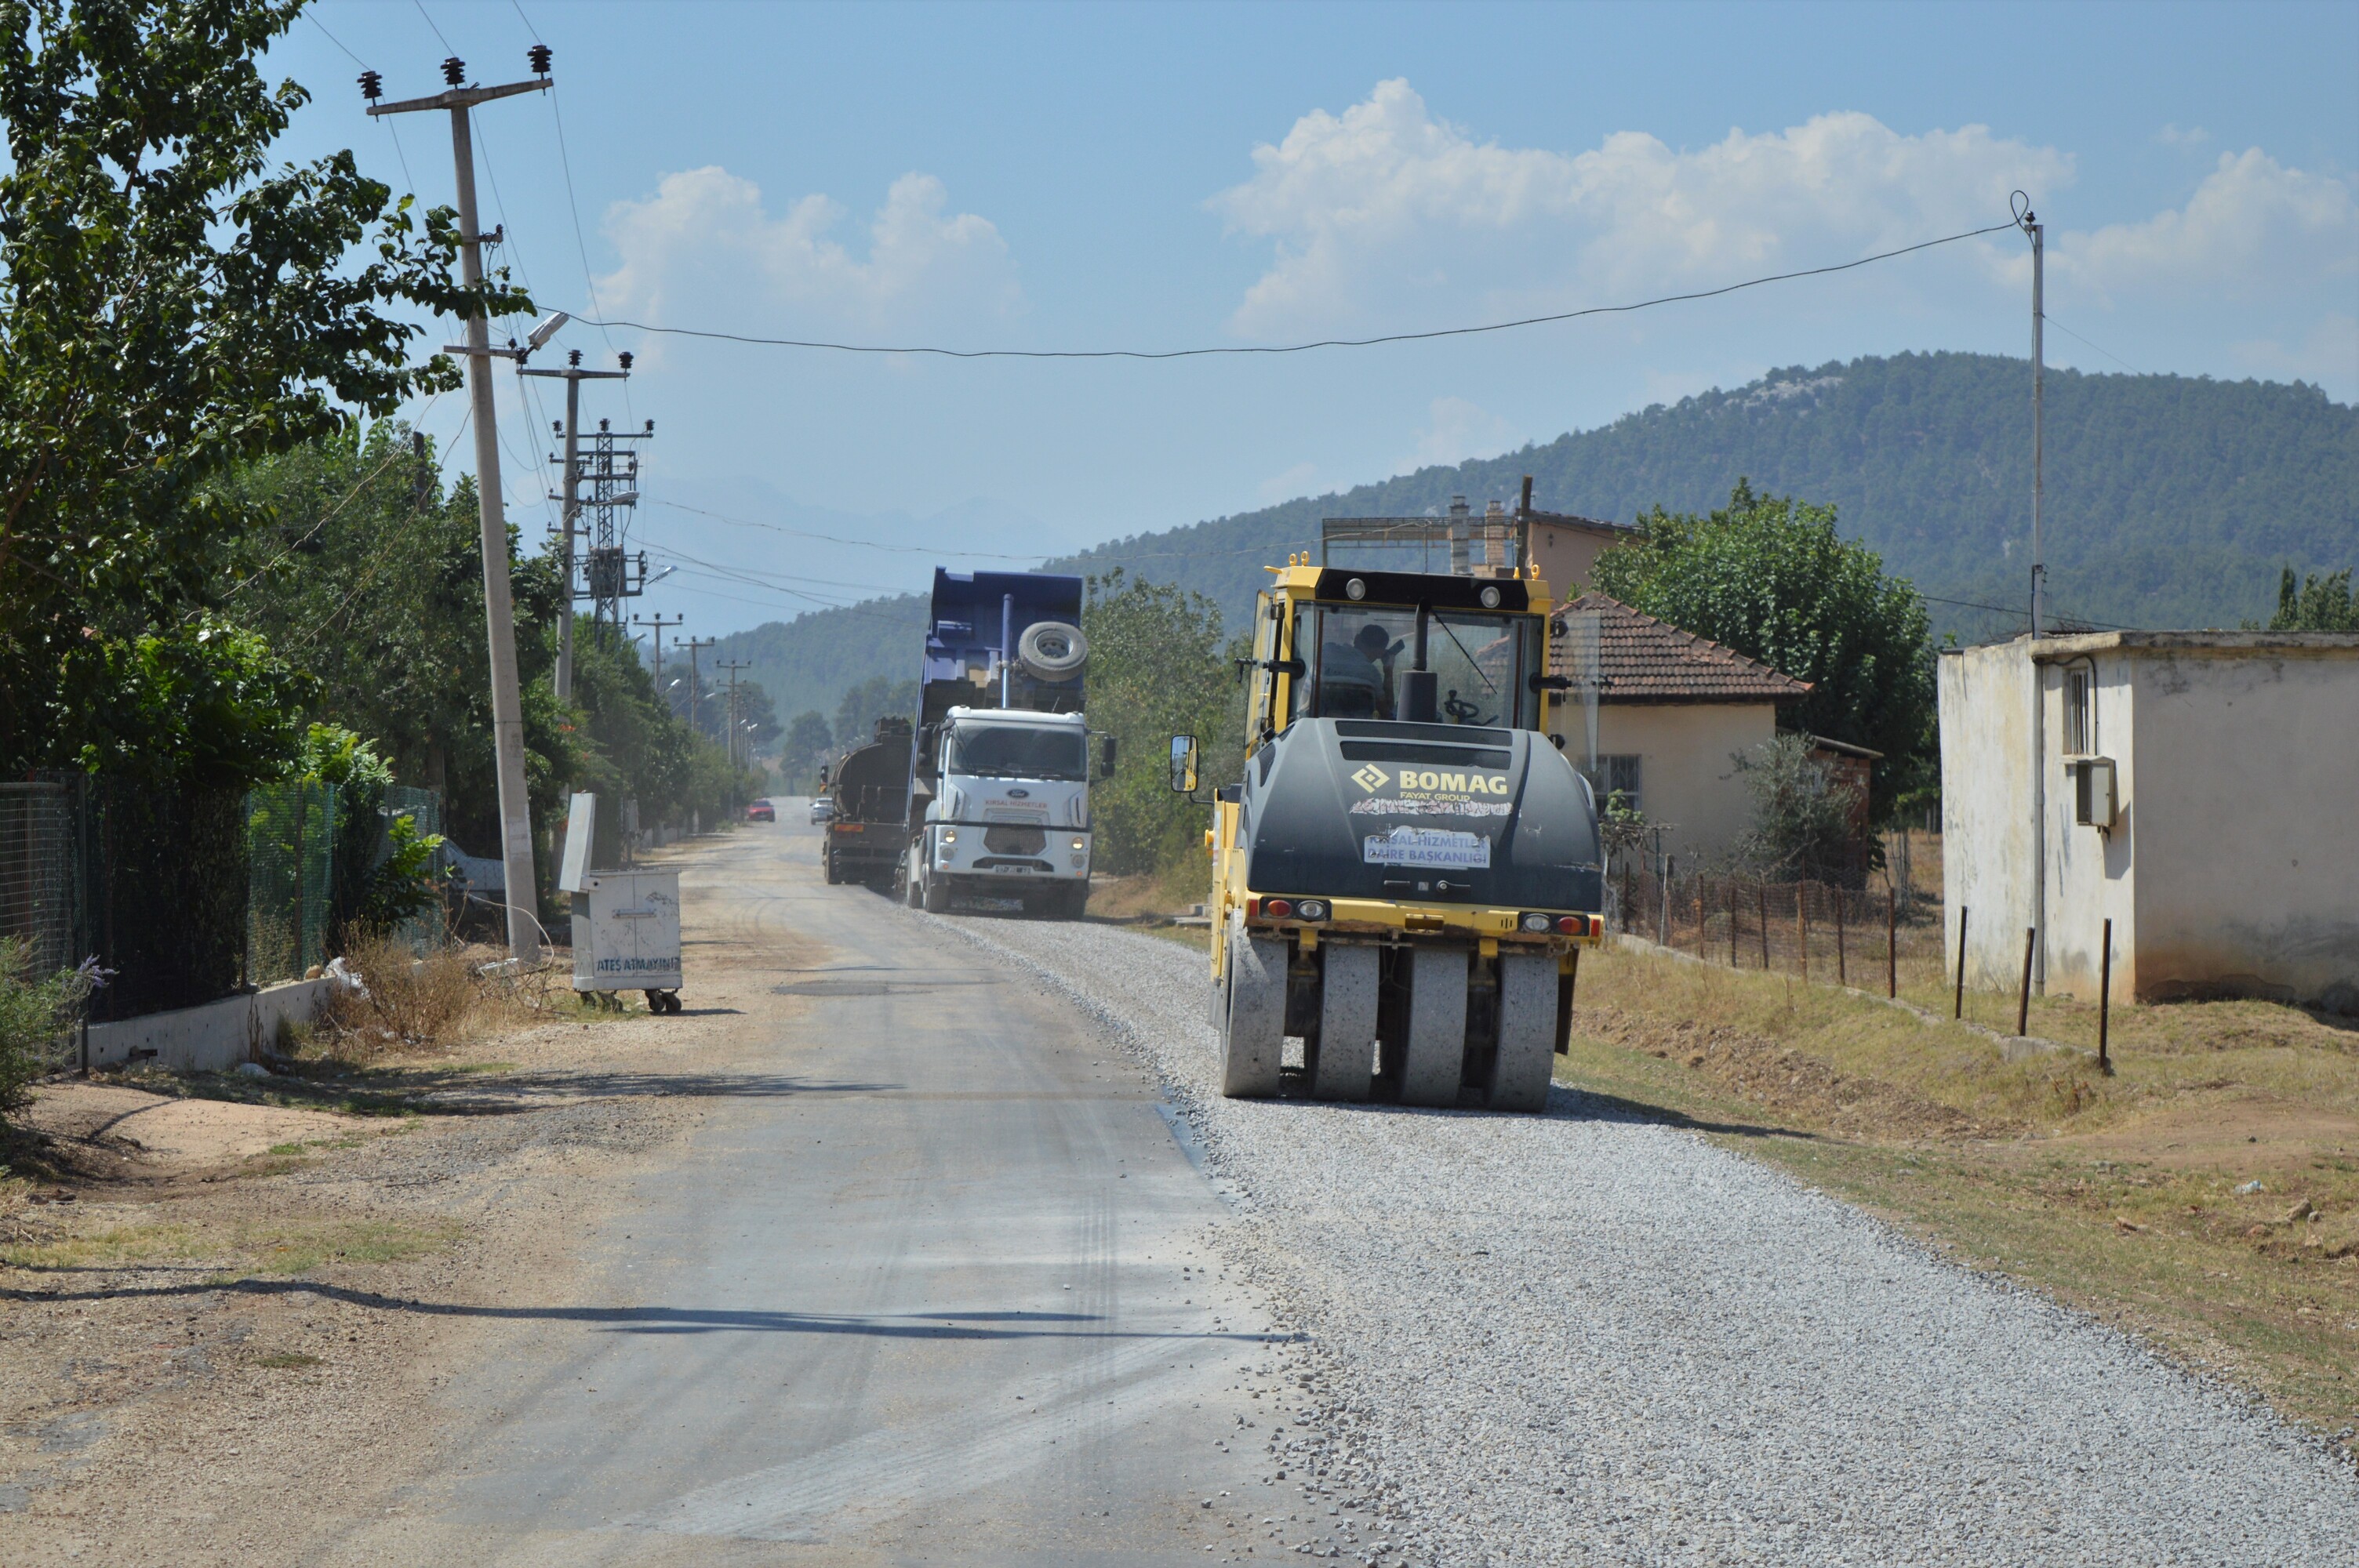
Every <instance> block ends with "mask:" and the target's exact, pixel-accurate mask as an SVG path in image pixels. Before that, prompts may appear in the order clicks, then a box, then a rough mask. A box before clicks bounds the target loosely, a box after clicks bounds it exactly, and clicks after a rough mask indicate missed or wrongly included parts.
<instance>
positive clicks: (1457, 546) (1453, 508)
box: [1450, 495, 1474, 577]
mask: <svg viewBox="0 0 2359 1568" xmlns="http://www.w3.org/2000/svg"><path fill="white" fill-rule="evenodd" d="M1473 531H1474V522H1473V514H1472V513H1471V512H1470V511H1469V509H1468V507H1467V505H1466V498H1465V497H1464V496H1462V495H1453V496H1451V498H1450V575H1451V577H1465V576H1467V575H1469V573H1470V572H1471V571H1472V569H1473V568H1471V567H1470V566H1469V565H1468V564H1467V559H1466V556H1467V544H1468V542H1469V540H1470V538H1471V536H1472V535H1473Z"/></svg>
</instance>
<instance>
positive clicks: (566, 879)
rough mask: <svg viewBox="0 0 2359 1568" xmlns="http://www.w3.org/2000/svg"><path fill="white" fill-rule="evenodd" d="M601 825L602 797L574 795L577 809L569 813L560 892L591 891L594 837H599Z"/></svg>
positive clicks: (574, 805)
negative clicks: (598, 832)
mask: <svg viewBox="0 0 2359 1568" xmlns="http://www.w3.org/2000/svg"><path fill="white" fill-rule="evenodd" d="M597 825H598V797H597V796H596V795H579V794H577V795H574V797H573V809H572V810H571V811H570V812H568V813H567V814H566V817H565V860H564V862H563V863H562V864H561V865H560V867H559V868H558V872H557V891H558V892H589V891H590V886H589V879H590V840H591V839H592V838H593V837H595V829H596V827H597Z"/></svg>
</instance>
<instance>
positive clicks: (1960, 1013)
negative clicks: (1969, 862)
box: [1950, 904, 1966, 1019]
mask: <svg viewBox="0 0 2359 1568" xmlns="http://www.w3.org/2000/svg"><path fill="white" fill-rule="evenodd" d="M1950 1016H1951V1018H1957V1019H1962V1018H1964V1017H1965V1016H1966V906H1965V905H1964V904H1960V905H1958V992H1957V997H1956V1000H1952V1001H1951V1003H1950Z"/></svg>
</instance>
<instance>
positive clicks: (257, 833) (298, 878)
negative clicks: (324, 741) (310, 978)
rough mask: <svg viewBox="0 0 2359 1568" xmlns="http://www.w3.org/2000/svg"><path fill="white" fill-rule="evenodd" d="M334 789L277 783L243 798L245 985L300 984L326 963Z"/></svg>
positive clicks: (331, 895) (332, 878)
mask: <svg viewBox="0 0 2359 1568" xmlns="http://www.w3.org/2000/svg"><path fill="white" fill-rule="evenodd" d="M337 794H338V792H337V789H336V786H335V785H333V784H318V783H302V784H273V785H270V786H267V787H266V788H263V789H257V790H254V791H252V792H251V793H249V794H248V795H246V797H245V811H246V854H247V860H246V864H247V868H248V871H247V894H246V906H245V981H246V983H247V984H248V985H256V986H266V985H269V984H270V983H271V982H273V981H275V980H292V979H302V978H303V977H304V976H305V975H307V974H309V973H310V971H311V968H312V967H313V966H315V965H324V964H325V963H327V961H328V942H329V936H330V933H331V931H332V924H331V923H332V915H333V908H334V892H335V861H336V833H337V817H336V808H337V805H338V801H337Z"/></svg>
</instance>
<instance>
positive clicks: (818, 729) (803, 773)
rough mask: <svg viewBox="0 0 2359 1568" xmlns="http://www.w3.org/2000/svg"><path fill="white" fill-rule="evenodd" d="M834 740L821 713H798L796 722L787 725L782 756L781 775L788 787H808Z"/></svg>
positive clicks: (779, 766)
mask: <svg viewBox="0 0 2359 1568" xmlns="http://www.w3.org/2000/svg"><path fill="white" fill-rule="evenodd" d="M834 739H835V737H834V736H833V735H832V734H831V733H830V732H829V730H828V727H827V720H826V719H825V718H823V717H822V716H821V715H820V714H819V713H818V712H816V711H806V712H802V713H798V714H796V715H795V721H794V722H793V723H792V724H789V725H788V726H787V736H786V744H785V746H784V747H783V748H781V749H780V751H779V753H778V773H779V774H780V775H781V776H782V777H783V778H784V779H785V781H786V784H785V787H786V788H788V789H800V788H803V787H804V786H805V785H807V784H809V783H810V777H811V773H812V771H813V770H814V769H816V768H817V767H818V766H819V763H820V759H821V757H824V756H825V755H826V754H827V749H828V747H829V746H830V745H831V744H832V743H833V741H834Z"/></svg>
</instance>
